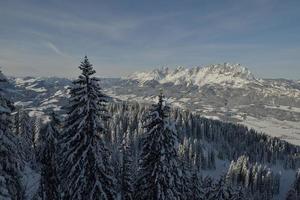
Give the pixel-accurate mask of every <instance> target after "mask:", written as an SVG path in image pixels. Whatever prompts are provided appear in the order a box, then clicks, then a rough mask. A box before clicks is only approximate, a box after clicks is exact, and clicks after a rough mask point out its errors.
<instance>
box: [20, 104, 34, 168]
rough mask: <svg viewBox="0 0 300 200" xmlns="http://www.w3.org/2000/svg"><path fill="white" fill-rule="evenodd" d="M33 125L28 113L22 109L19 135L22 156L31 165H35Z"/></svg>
mask: <svg viewBox="0 0 300 200" xmlns="http://www.w3.org/2000/svg"><path fill="white" fill-rule="evenodd" d="M33 129H34V127H33V122H32V119H31V118H30V117H29V115H28V113H27V112H26V111H25V110H23V111H22V112H21V114H20V130H19V135H20V139H21V148H22V152H21V155H22V158H23V160H24V161H26V162H28V163H30V165H31V166H35V165H36V157H35V149H34V143H35V141H34V130H33Z"/></svg>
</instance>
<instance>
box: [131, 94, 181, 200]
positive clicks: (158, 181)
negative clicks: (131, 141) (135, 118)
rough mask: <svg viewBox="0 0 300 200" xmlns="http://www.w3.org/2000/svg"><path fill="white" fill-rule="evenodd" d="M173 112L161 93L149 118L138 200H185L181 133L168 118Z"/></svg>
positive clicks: (138, 186) (137, 187)
mask: <svg viewBox="0 0 300 200" xmlns="http://www.w3.org/2000/svg"><path fill="white" fill-rule="evenodd" d="M169 111H170V107H169V106H167V105H166V103H165V101H164V97H163V95H162V94H160V95H159V97H158V103H157V104H154V105H152V107H151V108H150V112H149V114H148V115H147V117H146V120H145V126H144V128H145V129H146V133H145V137H144V138H143V142H142V145H143V147H142V153H141V156H140V159H141V160H140V166H139V171H138V180H137V182H136V194H135V199H137V200H162V199H170V200H171V199H172V200H177V199H181V197H180V195H181V194H180V192H179V189H180V188H181V186H180V184H181V180H180V179H181V177H180V175H181V174H180V171H179V168H178V155H177V146H178V144H177V134H176V130H175V125H174V123H173V122H171V121H170V119H169V117H168V115H169Z"/></svg>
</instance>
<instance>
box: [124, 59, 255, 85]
mask: <svg viewBox="0 0 300 200" xmlns="http://www.w3.org/2000/svg"><path fill="white" fill-rule="evenodd" d="M128 79H132V80H137V81H139V82H140V83H145V82H146V81H151V80H155V81H159V82H160V83H170V82H171V83H174V84H175V85H181V84H183V85H187V86H188V85H196V86H199V87H201V86H203V85H206V84H221V85H231V86H233V87H243V86H244V85H245V84H248V83H249V82H253V81H254V82H257V83H259V81H258V79H256V78H255V77H254V76H253V75H252V74H251V72H250V71H249V70H248V69H247V68H245V67H242V66H241V65H239V64H228V63H224V64H217V65H209V66H206V67H202V68H201V67H195V68H190V69H189V68H183V67H178V68H177V69H175V70H173V71H171V70H169V69H167V68H162V69H161V70H159V69H155V70H153V71H150V72H141V73H134V74H132V75H131V76H129V77H128Z"/></svg>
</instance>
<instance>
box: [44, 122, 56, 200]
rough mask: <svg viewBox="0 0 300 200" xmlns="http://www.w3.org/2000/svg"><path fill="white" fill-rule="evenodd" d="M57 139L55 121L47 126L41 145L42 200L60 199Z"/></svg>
mask: <svg viewBox="0 0 300 200" xmlns="http://www.w3.org/2000/svg"><path fill="white" fill-rule="evenodd" d="M57 137H58V133H57V130H56V128H55V121H54V120H53V117H52V120H51V121H50V122H49V123H48V124H47V126H46V130H45V131H44V135H43V136H42V138H43V139H42V141H41V142H42V145H41V149H40V150H41V191H42V199H44V200H58V199H60V191H59V177H58V163H57V157H58V156H57Z"/></svg>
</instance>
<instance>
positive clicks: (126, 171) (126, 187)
mask: <svg viewBox="0 0 300 200" xmlns="http://www.w3.org/2000/svg"><path fill="white" fill-rule="evenodd" d="M127 133H128V132H127ZM129 144H130V141H129V140H128V139H127V138H124V141H123V147H122V158H123V159H122V167H121V177H120V178H121V199H122V200H133V199H134V198H133V195H134V181H133V173H134V171H133V159H132V150H131V148H130V145H129Z"/></svg>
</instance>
